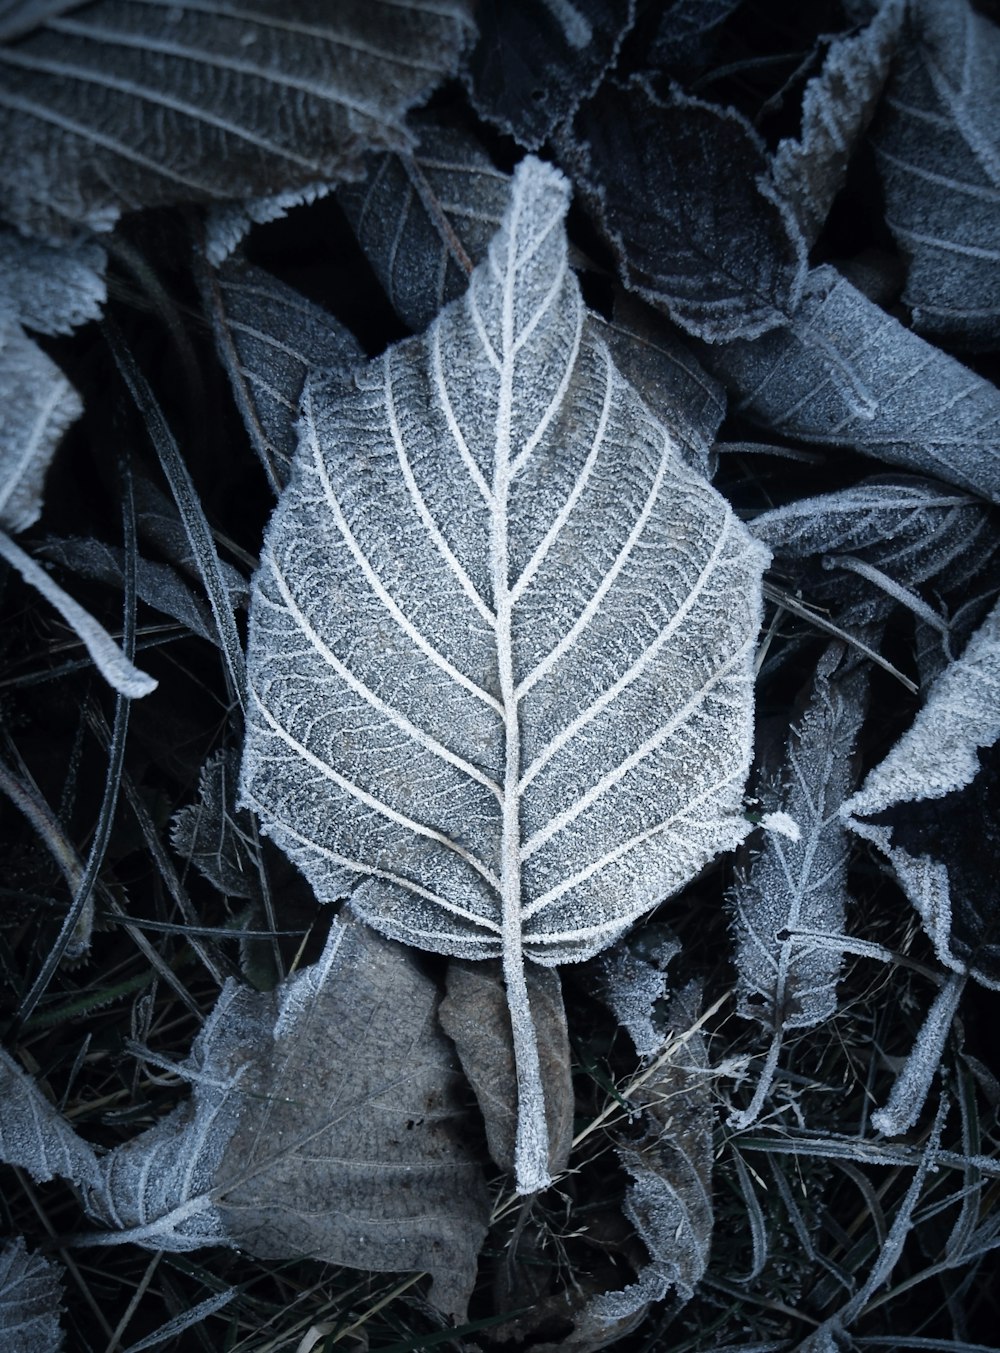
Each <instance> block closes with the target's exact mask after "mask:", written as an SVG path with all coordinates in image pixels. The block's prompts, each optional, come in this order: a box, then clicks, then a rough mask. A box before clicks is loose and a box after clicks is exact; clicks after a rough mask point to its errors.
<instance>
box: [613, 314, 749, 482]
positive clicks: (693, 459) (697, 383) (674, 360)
mask: <svg viewBox="0 0 1000 1353" xmlns="http://www.w3.org/2000/svg"><path fill="white" fill-rule="evenodd" d="M594 322H595V323H596V322H597V320H596V317H595V319H594ZM601 332H602V333H603V335H604V337H605V340H606V342H607V344H608V347H609V348H610V349H611V355H612V357H614V359H615V364H616V366H617V367H618V369H619V371H620V372H621V373H622V375H623V376H624V377H625V379H626V380H627V381H629V382H630V384H632V385H634V386H635V388H636V389H637V390H638V392H639V394H640V395H642V397H643V399H644V400H645V401H646V403H647V404H648V405H649V407H650V408H651V409H652V411H653V413H655V414H656V416H657V418H659V419H660V421H661V422H662V423H664V424H665V425H666V426H667V427H668V428H669V429H670V431H671V432H672V433H673V434H674V436H675V437H676V438H677V441H678V443H679V444H680V450H681V454H682V455H683V456H684V459H685V460H686V461H687V463H688V464H689V465H690V466H692V468H694V469H697V470H699V471H700V472H701V473H702V474H703V475H704V476H705V478H706V479H711V478H712V472H713V469H714V466H713V458H712V446H713V444H714V442H715V434H716V433H717V432H718V430H719V424H720V423H721V422H722V420H723V418H724V417H725V413H726V392H725V390H724V389H723V388H722V386H721V385H720V384H719V382H718V381H716V380H715V379H714V378H713V377H712V376H710V375H709V374H708V372H707V371H706V370H705V369H704V368H703V367H702V366H700V365H699V363H698V359H697V358H696V357H695V355H694V353H693V352H692V351H691V349H690V348H689V347H688V346H687V344H686V343H685V342H684V340H683V339H682V338H681V336H680V334H678V333H677V332H676V330H675V329H674V328H673V326H672V325H671V324H670V323H669V322H668V321H667V320H665V319H664V317H663V316H662V315H660V314H658V313H657V312H656V311H655V310H653V309H652V308H651V307H650V306H648V305H645V304H644V303H643V302H642V301H640V300H639V299H638V298H637V297H635V296H630V295H629V293H628V292H626V291H621V292H620V293H619V294H618V295H616V297H615V309H614V316H613V318H612V319H611V320H610V322H609V323H608V324H607V325H605V326H603V328H602V330H601Z"/></svg>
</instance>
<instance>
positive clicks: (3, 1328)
mask: <svg viewBox="0 0 1000 1353" xmlns="http://www.w3.org/2000/svg"><path fill="white" fill-rule="evenodd" d="M62 1295H63V1292H62V1280H61V1277H60V1273H59V1269H58V1268H57V1266H56V1265H55V1264H53V1263H50V1262H49V1260H47V1259H43V1258H42V1256H41V1255H40V1254H29V1253H28V1250H27V1247H26V1245H25V1243H24V1241H23V1240H22V1239H21V1238H20V1237H17V1238H16V1239H14V1240H8V1241H7V1243H6V1244H5V1245H4V1246H3V1247H2V1248H0V1334H2V1335H3V1341H4V1344H3V1346H4V1350H5V1353H61V1350H62V1349H63V1347H64V1343H63V1334H62V1330H61V1329H60V1328H59V1308H60V1306H61V1305H62Z"/></svg>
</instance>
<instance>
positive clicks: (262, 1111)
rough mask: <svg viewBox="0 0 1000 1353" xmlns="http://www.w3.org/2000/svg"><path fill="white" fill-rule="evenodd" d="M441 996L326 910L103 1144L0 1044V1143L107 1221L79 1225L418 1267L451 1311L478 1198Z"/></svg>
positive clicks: (271, 1253) (469, 1249) (157, 1238)
mask: <svg viewBox="0 0 1000 1353" xmlns="http://www.w3.org/2000/svg"><path fill="white" fill-rule="evenodd" d="M437 1006H438V993H437V988H436V986H435V984H434V982H433V981H432V980H431V979H430V978H428V977H427V976H426V975H425V974H424V973H422V972H421V971H420V969H419V967H418V965H417V963H416V962H415V961H414V958H413V956H412V954H411V953H410V952H409V951H408V950H407V949H405V948H404V947H403V946H401V945H398V944H395V943H393V942H392V941H390V940H386V939H383V938H382V937H381V936H379V935H376V934H375V933H374V932H372V931H371V930H369V929H368V928H367V927H366V926H364V925H363V924H362V923H361V922H359V921H357V920H356V919H353V918H351V919H348V920H347V921H342V920H340V919H337V920H336V921H335V922H334V924H333V928H332V930H331V933H330V938H329V940H328V942H327V945H326V949H325V951H324V953H323V955H322V957H321V958H320V960H319V962H318V963H315V964H313V965H312V966H311V967H309V968H305V969H303V970H302V971H301V972H299V973H298V974H297V975H296V976H295V977H293V978H291V979H289V980H288V981H287V982H285V983H284V984H283V985H282V986H281V987H279V988H278V989H277V991H274V992H270V993H268V994H266V995H265V994H262V993H259V992H253V991H250V990H248V989H247V988H245V987H240V986H238V985H237V984H236V983H235V982H233V981H232V980H230V981H229V982H227V984H226V986H225V987H224V988H223V990H222V992H221V994H220V996H219V999H218V1001H217V1003H216V1006H215V1009H214V1010H213V1011H212V1014H211V1015H210V1016H209V1018H208V1020H207V1021H206V1023H205V1025H204V1028H203V1029H202V1032H201V1033H200V1034H199V1036H198V1040H197V1042H196V1043H195V1046H194V1050H193V1052H192V1055H191V1057H190V1058H189V1059H188V1060H187V1061H186V1062H185V1063H184V1064H183V1065H182V1066H180V1067H179V1068H178V1071H179V1072H180V1074H181V1075H183V1076H185V1077H186V1078H187V1079H189V1080H190V1081H191V1084H192V1093H191V1098H190V1099H189V1100H188V1101H187V1102H186V1103H184V1104H182V1105H181V1106H180V1107H179V1108H177V1109H175V1110H174V1111H173V1112H172V1113H171V1114H169V1115H168V1116H167V1117H166V1118H164V1119H162V1120H161V1121H160V1122H158V1123H157V1124H156V1125H155V1126H154V1127H152V1128H150V1129H148V1131H146V1132H143V1133H141V1134H140V1135H139V1136H137V1137H135V1138H133V1139H132V1140H131V1141H129V1142H126V1143H125V1144H124V1145H123V1146H120V1147H118V1148H116V1149H115V1150H114V1151H112V1152H110V1153H109V1154H107V1155H105V1156H103V1157H102V1158H100V1159H98V1158H97V1156H96V1155H95V1153H94V1152H93V1151H92V1150H91V1148H89V1147H87V1145H86V1143H84V1142H83V1141H81V1140H80V1139H79V1138H78V1137H77V1136H76V1134H75V1133H74V1132H73V1131H72V1129H71V1128H70V1127H69V1125H68V1124H67V1123H66V1122H65V1120H64V1119H62V1118H61V1117H60V1115H59V1114H58V1113H57V1112H56V1110H55V1109H53V1108H52V1107H51V1106H50V1105H49V1104H48V1102H47V1101H46V1100H45V1099H43V1097H42V1095H41V1092H40V1091H39V1089H38V1087H37V1086H36V1085H35V1083H34V1082H33V1081H32V1080H31V1078H30V1077H28V1076H27V1075H25V1074H24V1073H23V1072H22V1071H20V1069H19V1068H18V1067H16V1065H15V1064H14V1063H13V1062H12V1060H11V1059H10V1058H9V1057H8V1056H7V1054H6V1053H3V1052H2V1050H0V1160H3V1161H7V1162H10V1163H12V1164H18V1165H23V1166H24V1167H25V1168H27V1169H28V1170H29V1171H30V1172H31V1173H32V1174H33V1175H34V1177H35V1178H37V1179H48V1178H51V1177H52V1175H53V1174H59V1175H62V1176H64V1177H66V1178H68V1179H71V1180H73V1181H74V1182H75V1183H77V1184H78V1185H79V1186H80V1187H82V1188H83V1189H84V1190H85V1201H86V1204H87V1209H88V1211H89V1213H90V1214H91V1216H93V1217H94V1218H95V1219H97V1220H99V1221H101V1222H103V1223H104V1224H105V1225H106V1226H108V1227H112V1228H114V1229H113V1230H112V1231H110V1232H109V1233H107V1234H104V1235H101V1236H90V1237H88V1239H89V1241H90V1243H94V1244H99V1243H104V1244H117V1243H119V1242H135V1243H139V1244H142V1245H146V1246H148V1247H149V1248H151V1249H156V1250H173V1251H183V1250H192V1249H197V1248H199V1247H200V1246H203V1245H232V1246H235V1247H236V1248H238V1249H241V1250H245V1251H247V1252H249V1253H252V1254H255V1255H256V1256H257V1257H259V1258H266V1259H294V1258H300V1257H305V1256H308V1257H313V1258H318V1259H323V1260H326V1261H327V1262H329V1263H336V1264H347V1265H349V1266H350V1267H354V1268H364V1269H373V1270H378V1271H384V1270H393V1269H417V1270H426V1271H429V1272H430V1273H431V1274H432V1275H433V1277H434V1280H435V1284H434V1288H433V1289H432V1299H433V1300H434V1301H435V1302H436V1303H437V1304H438V1305H440V1307H441V1308H442V1309H443V1310H444V1311H446V1312H448V1313H452V1314H458V1315H461V1314H462V1313H463V1312H464V1309H465V1303H466V1301H467V1299H468V1295H469V1292H470V1291H471V1288H472V1283H473V1281H474V1279H475V1273H476V1258H477V1255H478V1252H479V1247H480V1244H481V1243H482V1240H483V1237H484V1235H485V1232H486V1218H487V1216H488V1212H489V1205H488V1199H487V1195H486V1189H485V1184H484V1181H483V1179H482V1176H481V1172H480V1170H479V1167H478V1165H477V1164H476V1162H475V1160H474V1158H473V1157H472V1155H471V1152H470V1150H469V1148H468V1147H467V1146H466V1145H465V1140H464V1138H465V1131H464V1129H465V1123H464V1119H463V1111H462V1109H461V1107H460V1101H461V1094H460V1083H461V1082H460V1073H459V1071H458V1067H457V1064H456V1061H455V1056H454V1051H453V1049H452V1048H451V1045H450V1043H449V1042H448V1040H447V1039H446V1038H445V1037H444V1035H443V1034H442V1033H441V1031H440V1029H439V1028H438V1025H437Z"/></svg>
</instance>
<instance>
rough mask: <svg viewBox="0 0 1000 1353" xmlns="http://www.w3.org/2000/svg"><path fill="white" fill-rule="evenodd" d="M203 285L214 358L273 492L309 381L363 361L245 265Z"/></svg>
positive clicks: (338, 328) (320, 319)
mask: <svg viewBox="0 0 1000 1353" xmlns="http://www.w3.org/2000/svg"><path fill="white" fill-rule="evenodd" d="M204 285H205V291H206V296H205V302H206V307H207V309H208V311H209V314H210V316H211V319H212V327H213V332H214V334H215V346H216V350H217V351H218V354H219V356H220V358H221V359H222V362H223V365H224V366H225V368H226V370H227V371H228V373H229V379H230V382H231V383H232V387H233V394H234V395H235V397H236V403H237V406H238V408H239V410H240V413H241V414H242V416H243V423H244V426H245V427H246V430H247V435H248V436H249V438H250V442H251V445H252V446H253V448H254V450H255V451H256V453H257V455H258V457H259V458H260V461H261V463H262V465H263V466H264V470H265V473H266V474H267V477H268V480H269V482H270V483H271V485H272V487H273V488H274V490H275V492H278V491H280V489H281V488H283V487H284V485H285V484H286V483H287V482H288V475H289V472H290V467H291V461H292V456H293V455H294V453H295V445H296V442H297V440H298V434H297V432H296V426H295V425H296V421H297V419H298V414H299V399H300V397H301V395H302V388H303V386H304V385H305V381H306V376H307V374H308V373H309V372H310V371H326V372H330V373H331V374H333V373H342V374H346V373H347V372H348V371H350V370H351V369H352V368H353V367H354V366H356V365H357V364H358V363H359V362H361V361H362V359H363V356H364V354H363V353H362V350H361V347H360V345H359V343H358V341H357V339H356V338H355V337H354V335H353V334H352V333H351V332H350V330H348V329H347V328H345V327H344V325H342V324H340V323H339V322H338V321H337V320H336V319H334V318H333V316H332V315H330V314H329V313H328V312H327V311H325V310H323V309H322V308H321V307H320V306H318V305H313V303H312V302H311V301H308V300H306V298H305V297H304V296H302V295H300V294H299V293H298V292H297V291H295V290H294V289H293V288H292V287H289V286H286V285H285V284H284V283H283V282H280V281H279V280H278V279H277V278H276V277H272V276H271V275H270V274H269V273H267V272H264V270H263V269H261V268H255V267H253V266H252V264H249V263H246V262H245V261H243V260H242V259H239V258H236V259H230V260H228V261H227V262H226V263H224V264H223V265H222V267H221V268H219V269H218V271H217V272H216V273H214V274H211V275H210V276H208V277H206V278H205V281H204Z"/></svg>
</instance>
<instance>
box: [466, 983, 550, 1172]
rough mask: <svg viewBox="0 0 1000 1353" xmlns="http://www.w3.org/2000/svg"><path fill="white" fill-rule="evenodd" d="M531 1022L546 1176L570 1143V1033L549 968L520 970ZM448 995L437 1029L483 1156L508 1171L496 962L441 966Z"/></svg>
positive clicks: (512, 1136) (511, 1141)
mask: <svg viewBox="0 0 1000 1353" xmlns="http://www.w3.org/2000/svg"><path fill="white" fill-rule="evenodd" d="M525 976H526V980H527V985H528V1000H529V1002H530V1005H531V1018H532V1023H533V1024H534V1027H535V1036H536V1038H537V1039H538V1057H539V1062H540V1064H541V1069H542V1086H543V1090H544V1094H545V1118H546V1122H547V1124H548V1132H549V1170H550V1172H551V1173H552V1174H553V1175H557V1174H560V1173H561V1172H562V1171H563V1170H564V1169H565V1168H566V1163H567V1161H568V1160H569V1152H570V1146H571V1145H572V1141H573V1110H574V1098H573V1081H572V1077H571V1076H570V1050H569V1031H568V1029H567V1027H566V1009H565V1006H564V1005H563V998H562V986H561V983H560V981H559V974H558V973H557V972H556V971H555V969H554V968H540V967H538V966H532V967H530V968H528V969H527V971H526V974H525ZM446 988H447V995H446V996H445V998H444V1000H443V1001H442V1002H441V1008H440V1012H439V1015H440V1020H441V1027H442V1029H444V1031H445V1033H446V1034H447V1035H448V1037H449V1038H450V1039H451V1040H452V1042H453V1043H454V1044H455V1048H456V1050H457V1052H458V1056H459V1060H460V1061H461V1063H462V1070H463V1071H464V1072H465V1074H466V1076H467V1077H468V1080H469V1083H470V1084H471V1086H472V1088H473V1090H475V1092H476V1099H477V1101H478V1103H479V1108H480V1111H481V1113H482V1115H483V1121H484V1122H485V1124H486V1140H487V1142H488V1144H489V1149H490V1155H491V1157H492V1158H493V1160H494V1161H495V1162H496V1163H497V1165H499V1166H500V1167H501V1169H504V1170H509V1171H511V1172H512V1171H513V1169H514V1147H515V1140H516V1135H517V1070H516V1068H515V1065H514V1044H513V1041H512V1039H511V1030H510V1021H509V1020H508V1018H507V993H506V991H505V989H504V982H503V969H502V966H501V964H500V962H499V960H497V959H493V960H492V961H487V962H485V963H472V962H470V961H469V960H468V959H463V958H453V959H452V960H451V961H450V963H449V964H448V974H447V978H446Z"/></svg>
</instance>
